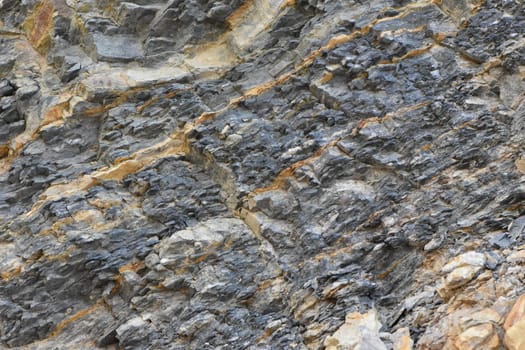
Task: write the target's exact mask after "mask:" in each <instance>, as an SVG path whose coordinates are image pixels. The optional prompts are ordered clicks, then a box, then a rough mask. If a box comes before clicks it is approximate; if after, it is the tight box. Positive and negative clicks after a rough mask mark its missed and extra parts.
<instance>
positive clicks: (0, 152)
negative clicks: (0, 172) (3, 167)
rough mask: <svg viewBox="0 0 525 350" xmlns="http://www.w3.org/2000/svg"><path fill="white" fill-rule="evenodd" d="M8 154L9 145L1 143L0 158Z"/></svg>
mask: <svg viewBox="0 0 525 350" xmlns="http://www.w3.org/2000/svg"><path fill="white" fill-rule="evenodd" d="M8 155H9V146H8V145H2V146H0V159H2V158H5V157H7V156H8Z"/></svg>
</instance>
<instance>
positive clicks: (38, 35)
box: [23, 0, 55, 54]
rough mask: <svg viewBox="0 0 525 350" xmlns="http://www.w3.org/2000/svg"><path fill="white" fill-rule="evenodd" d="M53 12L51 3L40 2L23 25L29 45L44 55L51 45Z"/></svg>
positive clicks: (47, 1) (46, 0)
mask: <svg viewBox="0 0 525 350" xmlns="http://www.w3.org/2000/svg"><path fill="white" fill-rule="evenodd" d="M54 12H55V8H54V6H53V4H52V3H51V1H49V0H45V1H42V2H41V3H39V4H38V5H36V7H35V9H34V11H33V13H32V14H31V15H30V16H29V17H28V18H27V20H26V21H25V22H24V25H23V28H24V30H25V32H26V35H27V39H28V41H29V43H30V44H31V46H33V47H34V48H35V49H36V50H37V51H38V52H39V53H41V54H45V53H46V52H47V50H48V49H49V46H50V45H51V35H52V34H51V33H52V31H53V14H54Z"/></svg>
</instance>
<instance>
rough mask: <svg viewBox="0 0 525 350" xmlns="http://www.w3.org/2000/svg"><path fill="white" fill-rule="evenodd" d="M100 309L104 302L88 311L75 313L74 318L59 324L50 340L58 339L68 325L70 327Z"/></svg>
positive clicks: (99, 302)
mask: <svg viewBox="0 0 525 350" xmlns="http://www.w3.org/2000/svg"><path fill="white" fill-rule="evenodd" d="M100 307H102V302H101V301H98V302H97V303H96V304H94V305H93V306H91V307H88V308H87V309H83V310H80V311H78V312H77V313H75V314H74V315H73V316H71V317H69V318H66V319H65V320H63V321H62V322H60V323H59V324H57V326H56V327H55V330H54V331H53V332H51V334H50V335H49V338H54V337H56V336H57V335H59V334H60V333H61V332H62V331H63V330H64V328H66V327H67V326H68V325H70V324H71V323H73V322H76V321H78V320H79V319H81V318H83V317H86V316H87V315H89V314H91V313H93V312H94V311H96V310H97V309H99V308H100Z"/></svg>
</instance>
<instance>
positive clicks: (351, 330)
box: [324, 309, 386, 350]
mask: <svg viewBox="0 0 525 350" xmlns="http://www.w3.org/2000/svg"><path fill="white" fill-rule="evenodd" d="M380 329H381V323H380V322H379V320H378V319H377V312H376V311H375V310H373V309H372V310H370V311H368V312H367V313H366V314H359V313H351V314H347V315H346V318H345V323H344V324H343V325H342V326H341V327H340V328H339V329H338V330H337V331H336V332H335V333H334V334H333V335H331V336H329V337H327V338H326V339H325V341H324V346H325V349H327V350H364V349H377V350H383V349H386V346H385V344H384V343H383V342H382V341H381V339H380V338H379V330H380Z"/></svg>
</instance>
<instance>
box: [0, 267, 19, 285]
mask: <svg viewBox="0 0 525 350" xmlns="http://www.w3.org/2000/svg"><path fill="white" fill-rule="evenodd" d="M22 271H23V266H22V265H19V266H17V267H15V268H14V269H12V270H9V271H2V272H1V273H0V277H1V278H2V280H4V281H7V280H9V279H11V278H13V277H16V276H18V275H20V274H21V273H22Z"/></svg>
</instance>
